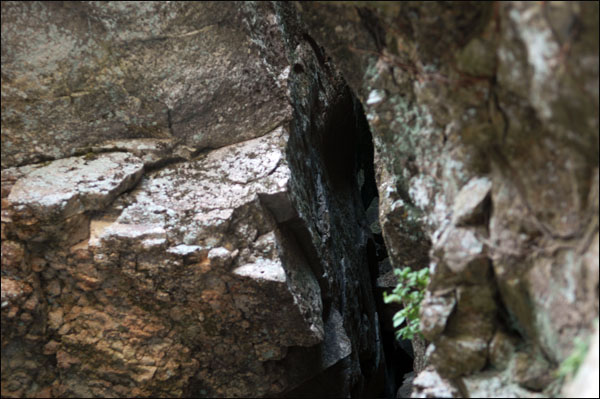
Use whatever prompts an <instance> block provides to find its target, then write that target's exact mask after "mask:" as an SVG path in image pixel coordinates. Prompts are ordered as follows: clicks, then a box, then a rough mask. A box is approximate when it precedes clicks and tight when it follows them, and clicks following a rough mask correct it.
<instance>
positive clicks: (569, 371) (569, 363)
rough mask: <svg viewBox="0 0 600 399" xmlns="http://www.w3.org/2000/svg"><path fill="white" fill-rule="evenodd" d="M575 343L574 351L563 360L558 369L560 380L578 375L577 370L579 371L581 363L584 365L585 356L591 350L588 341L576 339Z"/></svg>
mask: <svg viewBox="0 0 600 399" xmlns="http://www.w3.org/2000/svg"><path fill="white" fill-rule="evenodd" d="M574 343H575V345H574V347H573V351H572V352H571V354H570V355H569V356H568V357H567V358H566V359H565V360H563V362H562V363H561V364H560V367H559V368H558V371H557V375H558V377H559V378H563V379H564V378H570V377H573V376H574V375H575V373H577V370H579V367H580V366H581V363H583V360H584V359H585V356H586V355H587V353H588V351H589V350H590V345H589V342H588V339H583V338H581V337H576V338H575V341H574Z"/></svg>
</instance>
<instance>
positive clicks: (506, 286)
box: [297, 2, 599, 397]
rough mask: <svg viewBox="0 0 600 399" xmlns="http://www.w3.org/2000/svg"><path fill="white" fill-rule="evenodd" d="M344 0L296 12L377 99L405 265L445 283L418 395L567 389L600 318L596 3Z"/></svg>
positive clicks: (388, 220) (372, 110)
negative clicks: (561, 371)
mask: <svg viewBox="0 0 600 399" xmlns="http://www.w3.org/2000/svg"><path fill="white" fill-rule="evenodd" d="M348 3H351V4H324V3H316V4H313V3H300V4H299V5H298V6H297V8H298V9H299V12H300V13H301V15H302V16H303V18H304V19H305V20H306V21H307V24H308V25H309V26H310V29H309V31H310V34H311V35H312V36H313V37H314V38H315V40H316V41H317V42H318V43H319V44H321V45H323V46H324V47H325V49H326V52H327V53H328V54H330V55H331V57H332V58H333V60H334V62H335V64H336V65H337V66H338V67H339V68H340V70H341V71H342V73H343V74H344V77H345V78H346V79H347V81H348V83H349V85H350V86H351V87H352V89H353V90H354V91H355V93H357V96H358V97H359V98H360V100H361V102H362V103H363V104H364V106H365V112H366V113H367V118H368V120H369V125H370V128H371V130H372V133H373V137H374V143H375V151H376V154H375V164H376V168H377V180H378V188H379V194H380V196H379V218H380V222H381V226H382V229H383V235H384V238H385V241H386V244H387V247H388V251H389V254H390V259H391V261H392V264H393V265H394V266H396V267H404V266H410V267H412V268H422V267H427V266H428V267H429V268H430V271H431V273H432V276H431V283H430V285H429V287H428V288H427V296H426V298H425V301H424V303H423V306H422V310H421V312H422V313H421V316H422V319H421V327H422V329H423V334H424V336H425V338H426V339H427V341H429V342H430V344H429V346H428V347H427V352H426V354H425V355H423V352H421V356H419V357H420V358H421V359H422V362H425V363H426V364H428V365H429V367H428V368H427V369H426V371H424V372H423V373H421V374H420V375H419V376H417V378H416V379H415V381H414V388H415V389H414V390H413V395H415V396H417V397H419V396H432V397H440V396H457V395H458V396H471V397H473V396H475V397H477V396H492V397H494V396H514V395H516V396H536V395H540V394H542V395H555V394H557V393H558V392H559V389H560V383H559V382H557V381H556V378H555V375H554V371H555V370H556V368H557V366H558V365H559V364H560V363H561V362H562V361H563V360H564V359H565V358H566V357H567V356H568V355H569V353H570V351H571V350H572V349H573V339H574V337H575V336H578V335H586V334H589V332H590V331H591V329H592V321H593V320H594V319H596V318H597V317H598V154H599V152H598V144H599V143H598V5H597V4H595V3H594V4H591V3H560V4H559V3H522V2H495V3H479V2H473V3H420V2H402V3H385V2H375V3H374V4H367V3H366V2H365V3H362V2H348ZM416 344H417V345H415V347H416V348H418V347H419V346H418V343H416ZM421 366H423V364H422V363H421V364H418V365H417V369H419V368H420V367H421Z"/></svg>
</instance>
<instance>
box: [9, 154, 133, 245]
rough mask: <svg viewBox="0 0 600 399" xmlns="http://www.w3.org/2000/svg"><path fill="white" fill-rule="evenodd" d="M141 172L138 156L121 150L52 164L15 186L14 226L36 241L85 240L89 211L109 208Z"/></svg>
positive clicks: (19, 232)
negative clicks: (86, 213)
mask: <svg viewBox="0 0 600 399" xmlns="http://www.w3.org/2000/svg"><path fill="white" fill-rule="evenodd" d="M142 172H143V163H142V162H141V160H140V159H139V158H137V157H135V156H132V155H130V154H127V153H121V152H116V153H109V154H99V155H97V156H96V155H93V156H91V157H85V156H84V157H74V158H65V159H60V160H57V161H54V162H51V163H50V164H49V165H47V166H43V167H40V168H38V169H36V170H33V171H31V172H30V173H27V174H25V176H23V177H21V178H20V179H19V180H17V181H16V183H15V184H14V185H13V187H12V190H11V192H10V194H9V195H8V198H7V199H8V201H9V202H10V204H11V210H12V219H13V225H9V228H11V229H14V230H15V233H16V234H17V235H18V236H19V237H20V238H21V239H28V240H32V241H45V240H48V239H54V240H58V241H61V240H68V241H69V242H71V243H75V242H78V241H81V240H82V239H83V238H85V236H87V235H88V228H89V226H88V225H87V220H86V217H85V216H84V213H85V212H88V211H95V210H100V209H103V208H105V207H106V206H107V205H108V204H110V203H111V202H112V201H113V200H114V199H115V198H116V197H117V196H118V195H119V194H121V193H122V192H124V191H126V190H128V189H130V188H131V187H133V186H134V185H135V184H136V183H137V181H138V180H139V178H140V177H141V175H142Z"/></svg>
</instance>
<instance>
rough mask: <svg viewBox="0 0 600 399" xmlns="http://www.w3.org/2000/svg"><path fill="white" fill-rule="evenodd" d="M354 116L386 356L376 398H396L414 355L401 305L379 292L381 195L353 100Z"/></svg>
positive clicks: (383, 265) (384, 261) (383, 261)
mask: <svg viewBox="0 0 600 399" xmlns="http://www.w3.org/2000/svg"><path fill="white" fill-rule="evenodd" d="M354 112H355V115H357V117H356V120H357V130H358V139H357V143H356V150H355V151H356V163H357V166H358V171H357V177H356V178H357V181H358V183H359V189H360V197H361V201H362V204H363V208H364V209H365V213H366V219H367V224H368V229H369V232H370V237H369V239H368V241H367V261H368V266H369V274H370V276H371V282H372V284H373V296H374V298H375V304H376V308H377V313H378V315H379V323H380V325H379V331H380V335H381V337H380V339H381V344H382V349H383V354H384V356H385V382H384V384H383V386H382V387H380V390H379V393H378V395H377V397H382V398H395V397H396V394H397V392H398V389H399V388H400V386H401V385H402V382H403V379H404V376H405V375H406V374H408V373H411V372H412V371H413V360H414V354H413V349H412V344H411V341H410V340H402V341H398V340H397V339H396V337H395V329H394V328H393V325H392V322H391V317H393V314H394V313H395V312H396V311H397V310H400V309H401V308H400V306H399V305H394V304H390V305H387V304H385V303H384V302H383V292H382V291H383V290H382V289H380V288H378V286H377V280H378V278H379V277H380V276H381V275H382V274H384V273H386V272H387V270H388V269H389V268H390V267H391V266H390V265H389V258H388V253H387V248H386V246H385V242H384V239H383V235H382V231H381V226H380V225H379V194H378V190H377V182H376V180H375V165H374V146H373V138H372V135H371V131H370V129H369V125H368V122H367V120H366V117H365V114H364V111H363V108H362V104H361V103H360V102H359V101H358V99H356V98H355V97H354Z"/></svg>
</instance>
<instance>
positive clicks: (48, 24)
mask: <svg viewBox="0 0 600 399" xmlns="http://www.w3.org/2000/svg"><path fill="white" fill-rule="evenodd" d="M241 7H242V5H241V4H235V6H234V5H232V6H231V7H225V8H224V7H222V5H220V4H218V3H207V4H206V5H204V6H203V7H198V6H197V5H193V4H188V3H184V2H175V3H164V2H148V3H140V4H128V3H118V2H114V3H108V4H99V3H98V4H96V3H65V4H62V3H44V2H34V3H20V2H12V3H3V5H2V15H3V18H2V21H3V22H2V48H3V49H4V50H3V53H2V104H3V105H2V132H3V134H2V167H3V168H4V167H8V166H15V165H22V164H25V163H32V162H36V161H40V160H46V159H56V158H62V157H65V156H69V155H73V154H75V153H77V152H83V153H85V152H87V151H88V149H89V148H90V147H93V146H95V145H98V144H101V143H104V142H105V141H108V140H110V139H114V140H123V139H140V138H153V139H169V140H171V141H172V142H176V143H177V144H183V145H187V146H190V147H193V148H195V149H200V148H216V147H220V146H223V145H227V144H232V143H235V142H238V141H240V140H244V139H249V138H252V137H257V136H260V135H262V134H265V133H267V132H268V131H270V130H272V129H273V128H275V127H276V126H277V125H279V124H281V123H282V122H283V121H284V120H286V119H287V118H289V107H287V106H286V105H287V104H286V102H287V100H286V98H285V92H284V91H282V90H281V89H280V88H281V86H282V85H283V84H285V83H284V81H285V76H283V77H279V74H280V73H281V72H282V71H281V70H278V68H277V67H275V66H273V65H271V64H269V63H268V62H269V61H271V60H269V61H266V62H267V63H265V58H264V55H262V54H260V52H259V49H257V47H255V46H254V45H253V43H252V41H253V40H254V37H253V36H251V35H250V34H249V29H248V28H249V26H250V23H249V22H248V21H247V18H245V16H244V13H243V12H240V8H241ZM256 17H259V16H256ZM256 17H255V18H256ZM264 17H265V16H260V17H259V18H264ZM273 22H275V21H274V20H273ZM281 55H282V54H281V52H280V53H279V56H280V58H281ZM250 103H252V107H249V106H248V104H250ZM91 132H95V133H94V134H92V133H91Z"/></svg>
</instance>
